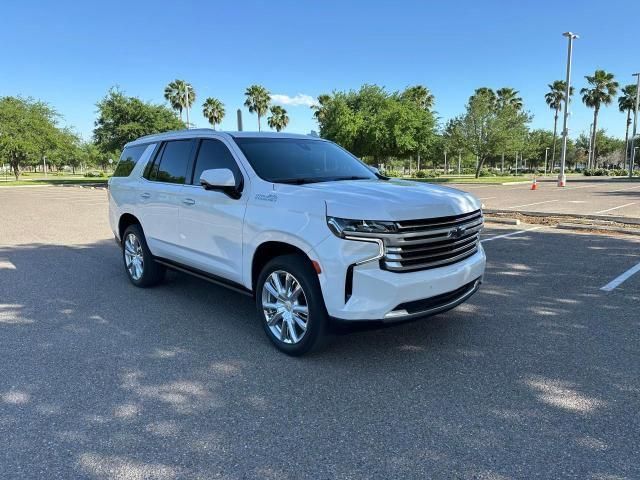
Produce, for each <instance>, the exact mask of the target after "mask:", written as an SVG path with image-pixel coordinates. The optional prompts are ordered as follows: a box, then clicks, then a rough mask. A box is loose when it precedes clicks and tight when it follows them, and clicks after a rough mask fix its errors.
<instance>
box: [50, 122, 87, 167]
mask: <svg viewBox="0 0 640 480" xmlns="http://www.w3.org/2000/svg"><path fill="white" fill-rule="evenodd" d="M54 145H55V147H54V148H53V149H51V150H50V151H49V153H48V155H47V163H48V164H49V165H54V166H55V167H56V169H57V170H62V168H63V167H65V166H70V167H71V168H72V169H73V172H74V173H75V168H76V167H77V166H78V165H79V164H80V137H79V136H78V135H77V134H76V133H75V132H73V131H72V130H71V129H68V128H65V129H58V130H57V131H56V132H55V136H54Z"/></svg>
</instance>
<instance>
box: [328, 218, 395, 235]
mask: <svg viewBox="0 0 640 480" xmlns="http://www.w3.org/2000/svg"><path fill="white" fill-rule="evenodd" d="M327 225H328V226H329V229H330V230H331V231H332V232H333V233H334V234H335V235H337V236H338V237H344V236H345V235H349V233H368V234H377V233H394V232H397V231H398V227H397V225H396V223H395V222H385V221H379V220H349V219H346V218H337V217H327Z"/></svg>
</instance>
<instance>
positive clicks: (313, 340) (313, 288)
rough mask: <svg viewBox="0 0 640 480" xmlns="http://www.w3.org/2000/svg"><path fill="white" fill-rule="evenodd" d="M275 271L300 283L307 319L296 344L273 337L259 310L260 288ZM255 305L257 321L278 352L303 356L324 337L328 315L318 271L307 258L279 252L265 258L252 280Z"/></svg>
mask: <svg viewBox="0 0 640 480" xmlns="http://www.w3.org/2000/svg"><path fill="white" fill-rule="evenodd" d="M276 270H282V271H285V272H288V273H290V274H291V275H293V276H294V277H296V279H297V280H298V282H299V283H300V286H301V287H302V290H303V291H304V294H305V297H306V300H307V306H308V307H309V320H308V323H307V331H306V333H305V335H304V337H303V338H302V340H301V341H300V342H298V343H296V344H293V345H291V344H287V343H284V342H281V341H280V340H279V339H278V338H276V337H275V336H274V335H273V333H272V332H271V329H270V328H269V326H268V325H267V321H266V319H265V316H264V312H263V310H262V287H263V285H264V283H265V281H266V279H267V278H268V277H269V275H271V273H273V272H275V271H276ZM255 298H256V308H257V311H258V316H259V318H260V323H261V324H262V328H263V329H264V331H265V333H266V335H267V337H269V340H271V342H272V343H273V344H274V345H275V346H276V347H277V348H278V349H279V350H281V351H283V352H284V353H286V354H288V355H292V356H299V355H303V354H305V353H307V352H309V351H311V350H312V349H314V348H316V347H318V346H319V345H320V344H321V343H322V339H323V338H324V336H325V332H326V328H327V322H328V315H327V310H326V307H325V304H324V298H323V296H322V290H321V288H320V282H319V281H318V274H317V273H316V272H315V270H314V269H313V267H312V266H311V263H310V262H309V260H308V259H307V258H305V257H303V256H301V255H283V256H280V257H276V258H274V259H273V260H271V261H269V262H268V263H267V264H266V265H265V266H264V268H263V269H262V271H261V272H260V274H259V275H258V281H257V282H256V290H255Z"/></svg>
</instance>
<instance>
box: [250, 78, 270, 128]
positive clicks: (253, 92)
mask: <svg viewBox="0 0 640 480" xmlns="http://www.w3.org/2000/svg"><path fill="white" fill-rule="evenodd" d="M244 94H245V96H246V97H247V99H246V100H245V101H244V106H245V107H247V108H248V109H249V112H250V113H255V114H256V115H258V131H260V118H261V117H263V116H264V115H265V114H266V113H267V111H268V110H269V104H270V103H271V94H270V93H269V91H268V90H267V89H266V88H264V87H263V86H261V85H251V86H250V87H249V88H247V90H246V91H245V92H244Z"/></svg>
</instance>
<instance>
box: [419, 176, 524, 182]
mask: <svg viewBox="0 0 640 480" xmlns="http://www.w3.org/2000/svg"><path fill="white" fill-rule="evenodd" d="M532 179H533V176H532V175H526V176H525V175H522V176H517V177H516V176H503V177H480V178H475V177H473V176H459V177H457V176H452V177H431V178H408V179H407V180H415V181H417V182H427V183H498V184H499V183H505V182H527V181H531V180H532Z"/></svg>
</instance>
